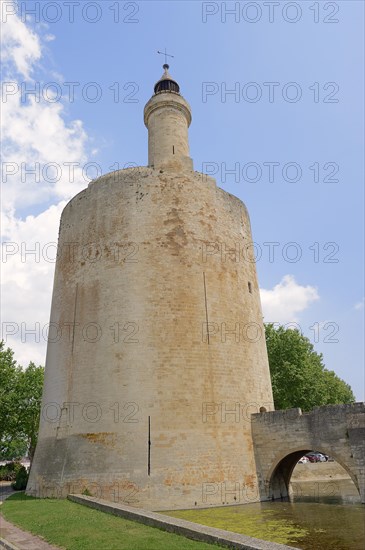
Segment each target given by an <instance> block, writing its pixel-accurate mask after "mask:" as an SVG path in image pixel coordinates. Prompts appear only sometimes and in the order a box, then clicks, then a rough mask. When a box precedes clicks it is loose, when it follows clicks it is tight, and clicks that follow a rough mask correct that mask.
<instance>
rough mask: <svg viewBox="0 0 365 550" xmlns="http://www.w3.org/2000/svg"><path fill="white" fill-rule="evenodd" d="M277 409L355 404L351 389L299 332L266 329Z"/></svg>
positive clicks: (268, 325) (307, 409) (270, 326)
mask: <svg viewBox="0 0 365 550" xmlns="http://www.w3.org/2000/svg"><path fill="white" fill-rule="evenodd" d="M265 334H266V345H267V352H268V357H269V365H270V373H271V383H272V389H273V394H274V403H275V408H276V409H289V408H292V407H300V408H301V409H302V410H303V411H310V410H311V409H313V407H316V406H319V405H329V404H340V403H354V402H355V397H354V394H353V392H352V389H351V387H350V386H349V385H348V384H346V382H344V381H343V380H342V379H341V378H339V377H338V376H337V375H336V374H335V373H334V372H333V371H330V370H327V369H326V368H325V366H324V364H323V357H322V354H319V353H317V352H316V351H314V348H313V345H312V344H311V342H310V341H309V339H308V338H306V337H305V336H303V335H302V334H301V333H300V332H299V331H298V330H297V329H295V330H293V329H289V328H287V329H286V328H285V327H283V326H279V327H278V328H275V327H274V325H273V324H267V325H266V326H265Z"/></svg>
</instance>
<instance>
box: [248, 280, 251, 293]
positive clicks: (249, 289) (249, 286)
mask: <svg viewBox="0 0 365 550" xmlns="http://www.w3.org/2000/svg"><path fill="white" fill-rule="evenodd" d="M248 291H249V293H250V294H252V284H251V283H248Z"/></svg>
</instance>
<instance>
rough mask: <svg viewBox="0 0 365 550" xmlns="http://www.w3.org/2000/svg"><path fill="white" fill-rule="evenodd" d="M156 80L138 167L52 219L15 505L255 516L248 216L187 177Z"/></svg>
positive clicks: (177, 106)
mask: <svg viewBox="0 0 365 550" xmlns="http://www.w3.org/2000/svg"><path fill="white" fill-rule="evenodd" d="M164 69H165V72H164V74H163V76H162V78H161V79H160V80H159V81H158V82H157V83H156V85H155V88H154V95H153V96H152V98H151V99H150V100H149V101H148V103H147V105H146V106H145V110H144V122H145V125H146V126H147V128H148V166H147V167H139V168H128V169H125V170H119V171H116V172H113V173H109V174H106V175H104V176H102V177H100V178H98V179H97V180H94V181H93V182H91V183H90V184H89V186H88V188H87V189H85V190H84V191H82V192H81V193H79V194H78V195H76V196H75V197H74V198H73V199H72V200H71V201H70V202H69V203H68V204H67V206H66V207H65V209H64V211H63V213H62V217H61V223H60V232H59V253H58V258H57V263H56V271H55V280H54V289H53V298H52V309H51V324H50V335H49V342H48V349H47V359H46V372H45V384H44V391H43V404H42V414H41V422H40V432H39V441H38V446H37V449H36V454H35V458H34V462H33V466H32V469H31V474H30V479H29V483H28V487H27V492H28V493H29V494H35V495H37V496H41V497H42V496H59V497H64V496H66V495H67V494H68V493H69V492H79V493H80V492H83V491H84V490H85V489H88V491H89V492H90V493H91V494H94V495H97V496H99V497H101V498H105V499H109V500H114V501H120V502H125V503H128V504H131V505H135V506H140V507H145V508H147V509H154V510H163V509H174V508H184V507H185V508H191V507H194V506H199V505H200V506H201V505H203V506H204V505H207V504H208V505H210V504H213V505H221V504H231V503H235V502H237V500H238V499H237V488H239V490H240V491H244V492H245V493H246V494H248V493H249V494H250V497H249V500H250V501H254V500H259V496H258V490H257V474H256V465H255V458H254V452H253V444H252V436H251V423H250V414H251V413H255V412H258V411H260V409H261V410H268V411H269V410H272V409H273V400H272V392H271V382H270V374H269V367H268V360H267V353H266V345H265V337H264V328H263V323H262V313H261V305H260V296H259V287H258V283H257V277H256V268H255V263H254V260H253V259H252V254H250V250H251V246H250V245H251V243H252V237H251V229H250V222H249V216H248V212H247V210H246V207H245V205H244V204H243V203H242V202H241V201H240V200H239V199H237V198H236V197H234V196H232V195H230V194H229V193H227V192H225V191H223V190H222V189H220V188H218V187H217V185H216V182H215V180H214V179H212V178H210V177H207V176H206V175H204V174H201V173H199V172H195V171H194V170H193V163H192V159H191V158H190V156H189V142H188V127H189V125H190V123H191V109H190V106H189V104H188V103H187V102H186V101H185V99H184V98H183V97H182V96H181V95H180V90H179V85H178V84H177V83H176V82H175V81H174V80H173V79H172V78H171V76H170V75H169V73H168V66H167V65H165V66H164ZM237 484H238V485H237ZM208 497H209V498H208Z"/></svg>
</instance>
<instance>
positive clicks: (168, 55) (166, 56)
mask: <svg viewBox="0 0 365 550" xmlns="http://www.w3.org/2000/svg"><path fill="white" fill-rule="evenodd" d="M157 53H160V54H162V55H164V56H165V65H167V58H168V57H174V56H173V55H171V54H169V53H166V48H165V51H164V52H160V51H159V50H157Z"/></svg>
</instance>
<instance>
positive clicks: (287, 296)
mask: <svg viewBox="0 0 365 550" xmlns="http://www.w3.org/2000/svg"><path fill="white" fill-rule="evenodd" d="M260 295H261V303H262V309H263V312H264V320H265V323H289V322H296V321H298V315H299V314H300V313H301V312H302V311H304V310H305V309H307V308H308V307H309V306H310V305H311V304H312V303H313V302H315V301H316V300H319V295H318V292H317V289H316V288H315V287H313V286H302V285H299V284H298V283H297V282H296V281H295V279H294V277H293V276H292V275H285V277H283V278H282V280H281V281H280V283H279V284H277V285H275V286H274V288H273V289H272V290H266V289H264V288H262V289H261V290H260Z"/></svg>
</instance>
